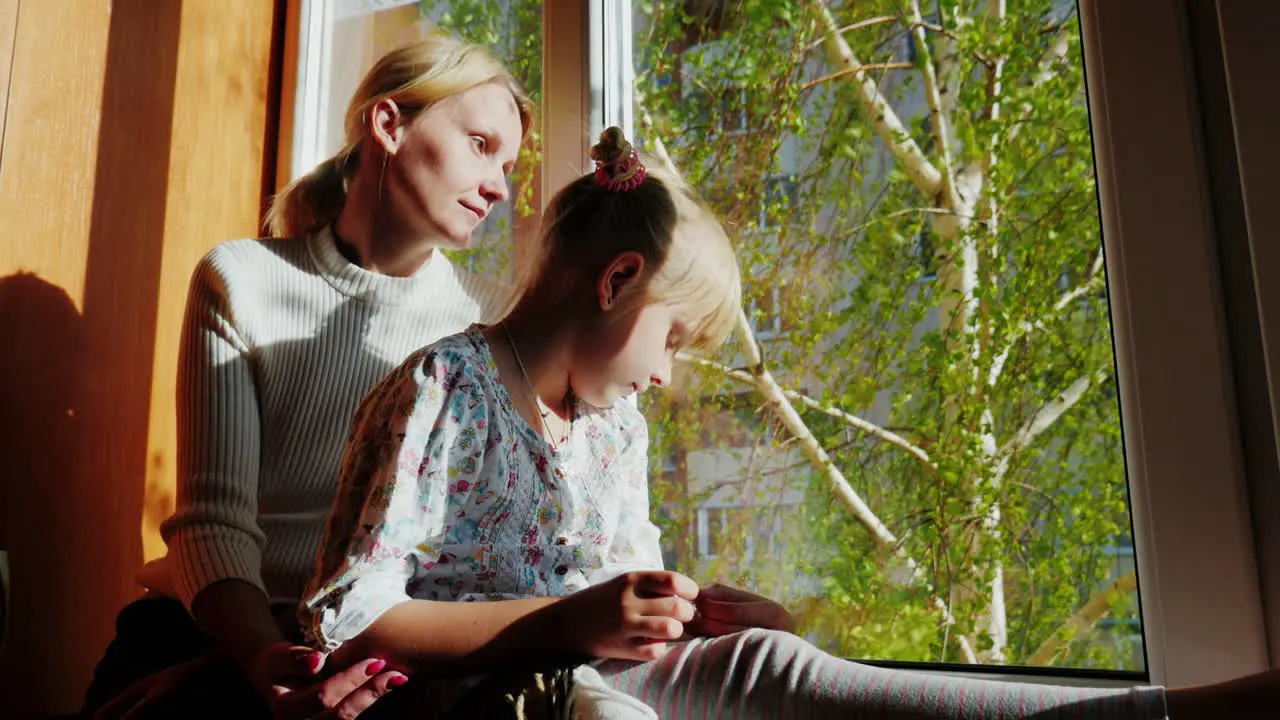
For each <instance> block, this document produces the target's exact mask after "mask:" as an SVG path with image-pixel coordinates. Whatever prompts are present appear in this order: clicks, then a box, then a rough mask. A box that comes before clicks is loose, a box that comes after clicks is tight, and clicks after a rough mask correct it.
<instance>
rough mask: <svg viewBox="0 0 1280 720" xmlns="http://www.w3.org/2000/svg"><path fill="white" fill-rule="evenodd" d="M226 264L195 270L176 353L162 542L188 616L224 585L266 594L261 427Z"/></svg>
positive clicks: (209, 260)
mask: <svg viewBox="0 0 1280 720" xmlns="http://www.w3.org/2000/svg"><path fill="white" fill-rule="evenodd" d="M220 258H223V262H220V261H219V259H220ZM226 260H227V258H226V256H225V255H221V254H220V253H219V250H218V249H215V250H214V251H213V252H211V253H210V254H209V255H208V256H206V257H205V258H204V259H203V260H202V261H201V262H200V264H199V265H198V266H197V267H196V270H195V273H194V275H193V276H192V280H191V287H190V292H189V293H188V296H187V306H186V314H185V317H184V320H183V328H182V344H181V347H180V349H179V364H178V397H177V409H178V413H177V420H178V424H177V428H178V463H177V465H178V468H177V470H178V477H177V502H176V508H175V511H174V514H173V516H172V517H170V518H169V519H168V520H167V521H166V522H165V523H164V524H163V525H162V526H161V534H162V536H163V537H164V540H165V542H166V543H167V544H168V546H169V554H170V556H171V557H170V559H169V562H170V568H171V569H170V572H171V581H172V583H173V585H174V588H175V591H176V592H177V594H178V596H179V599H180V600H181V601H182V603H183V604H184V605H185V606H186V607H187V609H188V610H190V608H191V602H192V600H193V599H194V598H195V597H196V595H197V594H199V593H200V591H201V590H203V589H204V588H206V587H208V586H209V585H211V584H213V583H215V582H217V581H219V580H223V579H228V578H235V579H239V580H244V581H245V582H248V583H250V584H252V585H254V586H256V587H258V588H259V589H261V590H262V591H263V594H266V589H265V587H264V585H263V582H262V572H261V566H262V548H263V545H264V543H265V536H264V535H263V532H262V530H261V528H260V527H259V526H258V522H257V515H258V470H259V462H260V452H261V442H262V438H261V418H260V417H259V414H258V400H257V392H256V388H255V384H254V375H253V372H252V370H251V367H250V362H249V355H250V350H249V346H248V345H247V344H246V342H245V341H244V339H243V338H242V337H241V333H240V331H239V330H238V329H237V327H236V323H235V318H234V317H233V314H232V312H231V309H230V302H229V293H228V280H227V278H228V272H227V268H226V267H224V265H225V263H226Z"/></svg>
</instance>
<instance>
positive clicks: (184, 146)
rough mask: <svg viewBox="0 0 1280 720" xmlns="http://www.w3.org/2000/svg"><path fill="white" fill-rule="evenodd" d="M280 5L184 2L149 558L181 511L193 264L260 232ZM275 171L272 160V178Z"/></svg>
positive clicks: (159, 324) (158, 344) (147, 519)
mask: <svg viewBox="0 0 1280 720" xmlns="http://www.w3.org/2000/svg"><path fill="white" fill-rule="evenodd" d="M273 5H274V3H270V2H240V3H227V2H225V0H186V2H185V3H184V4H183V8H182V41H181V43H180V45H179V49H178V71H177V80H178V81H177V85H176V87H175V91H174V112H173V116H174V117H173V140H172V144H173V147H174V148H175V152H174V153H173V154H172V158H171V161H170V164H169V185H168V208H169V211H168V213H167V216H166V221H165V243H164V258H163V261H162V264H161V268H160V280H159V283H160V285H159V292H160V297H161V298H163V301H162V302H161V303H160V305H159V308H158V316H157V319H156V340H155V368H154V372H153V373H152V385H151V423H150V441H149V443H148V445H149V454H148V461H147V462H148V465H147V493H146V506H145V507H146V510H145V512H144V515H143V519H142V522H143V526H142V533H143V534H142V540H143V554H144V556H145V558H146V559H151V558H154V557H159V556H161V555H163V554H164V543H163V542H162V541H161V540H160V534H159V523H160V522H161V521H162V520H164V518H166V517H168V515H169V513H170V512H172V509H173V493H174V482H175V477H174V471H175V452H176V447H175V436H174V417H175V411H174V394H175V392H176V386H175V382H176V376H177V370H178V336H179V333H180V331H181V326H182V311H183V303H184V301H185V299H186V291H187V283H188V281H189V280H190V277H191V270H192V269H193V268H194V267H195V265H196V263H197V262H198V261H199V260H200V258H201V257H202V256H203V255H204V254H205V253H206V252H208V251H209V249H210V248H212V247H213V246H214V245H217V244H218V243H220V242H222V241H224V240H230V239H233V238H244V237H256V236H257V235H258V234H259V227H258V219H259V218H258V215H259V209H260V207H261V205H262V199H263V191H262V185H263V172H264V167H263V165H264V162H266V158H267V155H268V152H267V151H268V147H267V146H268V142H267V138H268V136H270V137H271V138H274V136H275V133H274V131H275V128H274V127H268V123H269V121H270V120H271V119H272V117H273V116H274V113H273V112H269V108H271V106H272V105H273V104H274V103H275V102H277V98H274V97H271V96H270V95H271V93H270V92H269V90H270V86H271V82H270V81H271V76H270V75H271V71H272V65H271V54H272V41H273V33H272V32H269V29H271V28H273V27H275V23H276V22H277V21H280V22H282V21H283V17H277V15H278V11H277V10H278V9H277V8H275V7H273ZM213 108H216V109H217V112H212V111H211V109H213ZM179 150H180V151H179ZM274 174H275V168H274V167H271V168H270V169H269V177H270V179H271V183H272V185H273V184H274Z"/></svg>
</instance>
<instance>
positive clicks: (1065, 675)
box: [849, 658, 1151, 688]
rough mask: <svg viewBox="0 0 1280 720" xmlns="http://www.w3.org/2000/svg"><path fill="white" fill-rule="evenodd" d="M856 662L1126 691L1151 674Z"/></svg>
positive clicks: (976, 677) (1142, 683)
mask: <svg viewBox="0 0 1280 720" xmlns="http://www.w3.org/2000/svg"><path fill="white" fill-rule="evenodd" d="M849 659H850V660H852V661H853V662H857V663H861V664H863V665H870V666H872V667H882V668H893V669H895V670H909V671H911V672H919V673H925V674H929V675H946V676H950V677H961V678H970V679H974V680H995V681H998V682H1015V683H1027V684H1033V685H1061V686H1066V687H1098V688H1126V687H1142V686H1147V685H1150V684H1151V679H1150V675H1148V674H1147V673H1145V672H1137V671H1128V670H1093V669H1072V668H1056V667H1054V668H1038V667H1026V666H1020V665H963V664H959V663H918V662H902V661H895V660H860V659H857V658H849Z"/></svg>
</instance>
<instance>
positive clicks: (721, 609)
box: [690, 585, 796, 637]
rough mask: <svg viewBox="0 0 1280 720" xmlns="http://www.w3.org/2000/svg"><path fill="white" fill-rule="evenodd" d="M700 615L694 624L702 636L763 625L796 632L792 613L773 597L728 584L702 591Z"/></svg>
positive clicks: (693, 627)
mask: <svg viewBox="0 0 1280 720" xmlns="http://www.w3.org/2000/svg"><path fill="white" fill-rule="evenodd" d="M697 606H698V618H697V620H695V621H694V623H693V625H692V627H691V628H690V630H691V633H692V634H693V635H696V636H699V637H719V636H721V635H729V634H731V633H736V632H741V631H743V630H749V629H751V628H763V629H765V630H781V631H783V632H794V631H795V626H796V624H795V621H794V620H792V619H791V613H789V612H787V609H786V608H784V607H782V606H781V605H779V604H778V603H776V602H774V601H772V600H770V599H769V598H766V597H762V596H760V595H756V594H754V593H749V592H747V591H746V590H738V589H737V588H731V587H728V586H726V585H713V586H711V587H709V588H705V589H704V590H702V591H701V592H700V593H699V594H698V599H697Z"/></svg>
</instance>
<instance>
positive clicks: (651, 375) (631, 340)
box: [569, 303, 691, 407]
mask: <svg viewBox="0 0 1280 720" xmlns="http://www.w3.org/2000/svg"><path fill="white" fill-rule="evenodd" d="M610 314H611V313H605V319H604V322H603V323H602V324H601V326H600V327H599V328H595V329H593V331H592V332H590V333H587V334H586V336H587V338H588V339H587V340H585V341H584V342H583V345H584V347H580V348H578V351H577V352H575V353H574V356H575V362H574V367H573V368H572V369H571V372H570V378H569V379H570V383H571V385H572V387H573V392H574V394H575V395H577V396H578V397H579V398H581V399H582V400H584V401H585V402H587V403H588V404H590V405H594V406H595V407H608V406H610V405H612V404H613V403H614V402H616V401H617V400H618V399H619V398H621V397H625V396H627V395H630V394H632V393H640V392H644V391H645V390H647V389H648V388H649V387H650V386H653V385H659V386H663V385H670V384H671V370H672V365H673V364H674V363H675V355H676V352H677V351H678V350H680V348H682V347H684V346H685V345H687V344H688V343H689V341H690V339H691V338H689V330H688V327H689V325H688V323H687V322H686V321H685V319H684V317H683V312H682V310H681V308H679V307H676V306H675V305H670V304H667V303H655V304H651V305H645V306H644V307H642V308H640V309H639V311H632V312H631V313H629V315H628V316H627V317H623V318H611V317H609V315H610Z"/></svg>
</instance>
